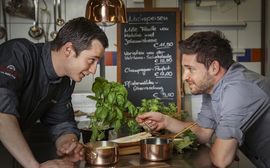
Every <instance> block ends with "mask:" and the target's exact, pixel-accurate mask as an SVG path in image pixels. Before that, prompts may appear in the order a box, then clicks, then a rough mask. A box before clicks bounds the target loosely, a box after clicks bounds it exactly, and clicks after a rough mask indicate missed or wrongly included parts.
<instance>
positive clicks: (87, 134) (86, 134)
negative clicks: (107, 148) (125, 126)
mask: <svg viewBox="0 0 270 168" xmlns="http://www.w3.org/2000/svg"><path fill="white" fill-rule="evenodd" d="M110 130H112V128H110V129H106V130H104V134H105V136H104V138H103V139H101V141H108V140H109V132H110ZM80 131H81V134H82V140H83V143H84V144H86V143H88V142H90V139H91V135H92V130H91V129H90V128H82V129H81V130H80Z"/></svg>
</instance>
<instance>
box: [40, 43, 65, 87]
mask: <svg viewBox="0 0 270 168" xmlns="http://www.w3.org/2000/svg"><path fill="white" fill-rule="evenodd" d="M42 53H43V54H42V59H43V63H44V67H45V68H44V69H45V71H46V74H47V76H48V78H49V81H50V83H60V82H61V80H62V78H60V77H59V76H57V74H56V72H55V70H54V67H53V63H52V55H51V44H50V43H45V44H44V46H43V49H42Z"/></svg>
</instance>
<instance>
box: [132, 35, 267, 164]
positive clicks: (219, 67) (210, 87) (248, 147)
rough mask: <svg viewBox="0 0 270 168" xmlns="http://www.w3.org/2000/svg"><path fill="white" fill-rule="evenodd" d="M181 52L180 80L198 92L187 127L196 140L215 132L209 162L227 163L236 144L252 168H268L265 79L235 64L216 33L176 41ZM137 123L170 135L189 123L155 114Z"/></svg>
mask: <svg viewBox="0 0 270 168" xmlns="http://www.w3.org/2000/svg"><path fill="white" fill-rule="evenodd" d="M180 50H181V53H182V66H183V70H184V72H183V80H184V81H185V82H187V83H188V86H189V88H190V90H191V93H192V94H203V101H202V106H201V111H200V113H199V114H198V119H197V121H196V122H197V126H195V127H193V128H192V131H193V132H194V133H195V134H196V135H197V137H198V140H199V142H200V143H208V142H210V141H211V139H212V136H213V135H214V134H215V139H214V142H213V144H212V146H211V152H210V158H211V160H212V162H213V164H214V165H215V166H217V167H227V166H229V165H230V164H231V163H232V161H233V160H234V158H235V155H236V151H237V148H238V147H239V148H240V149H241V150H242V152H243V153H244V154H245V155H246V156H247V157H248V158H249V159H250V160H251V161H252V162H253V163H254V165H256V166H257V167H260V168H266V167H270V157H269V156H268V155H269V152H270V132H269V131H268V129H269V123H270V79H269V78H266V77H264V76H261V75H259V74H257V73H255V72H252V71H250V70H248V69H247V68H245V67H244V66H242V65H241V64H239V63H236V62H234V61H233V56H232V48H231V46H230V44H229V41H228V40H227V39H226V38H225V37H224V36H223V34H222V33H221V32H219V31H216V32H210V31H209V32H198V33H194V34H193V35H192V36H191V37H189V38H188V39H186V40H184V41H181V42H180ZM137 121H138V122H139V123H143V122H147V123H148V125H150V126H151V129H153V130H155V131H157V130H160V129H167V130H170V131H172V132H175V133H176V132H179V131H180V130H182V129H183V128H185V127H187V126H188V125H190V124H191V122H181V121H178V120H176V119H173V118H170V117H168V116H165V115H163V114H161V113H156V112H148V113H144V114H142V115H140V116H138V117H137Z"/></svg>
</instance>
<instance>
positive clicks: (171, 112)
mask: <svg viewBox="0 0 270 168" xmlns="http://www.w3.org/2000/svg"><path fill="white" fill-rule="evenodd" d="M137 108H138V110H139V113H144V112H148V111H153V112H161V113H163V114H166V115H168V116H171V117H174V118H179V114H177V106H176V104H175V103H168V105H167V106H166V105H165V104H164V103H163V102H161V100H160V99H158V98H154V99H142V100H141V105H140V106H139V107H137Z"/></svg>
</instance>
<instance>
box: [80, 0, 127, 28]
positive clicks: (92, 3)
mask: <svg viewBox="0 0 270 168" xmlns="http://www.w3.org/2000/svg"><path fill="white" fill-rule="evenodd" d="M85 17H86V18H88V19H89V20H91V21H93V22H96V23H98V24H99V25H102V26H110V25H113V24H115V23H126V22H127V16H126V9H125V5H124V3H123V2H122V0H89V1H88V3H87V6H86V14H85Z"/></svg>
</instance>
